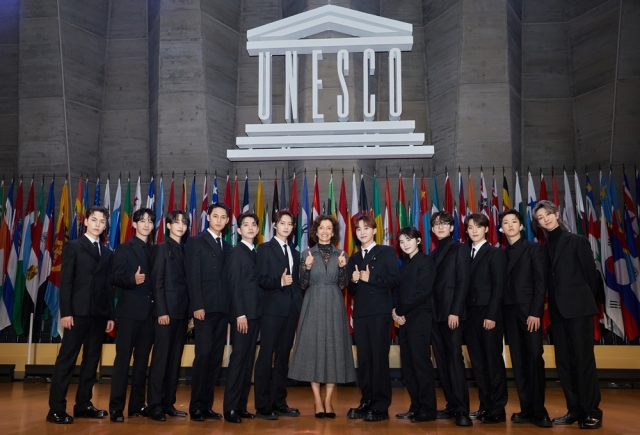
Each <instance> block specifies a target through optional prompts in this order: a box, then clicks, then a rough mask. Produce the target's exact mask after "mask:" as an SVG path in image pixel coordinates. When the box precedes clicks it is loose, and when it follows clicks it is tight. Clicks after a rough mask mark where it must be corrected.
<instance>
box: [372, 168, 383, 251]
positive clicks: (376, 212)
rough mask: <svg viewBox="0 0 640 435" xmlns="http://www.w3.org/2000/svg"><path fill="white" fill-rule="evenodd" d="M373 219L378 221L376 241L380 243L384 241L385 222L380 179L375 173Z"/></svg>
mask: <svg viewBox="0 0 640 435" xmlns="http://www.w3.org/2000/svg"><path fill="white" fill-rule="evenodd" d="M373 220H374V221H375V223H376V234H375V239H374V240H375V242H376V244H378V245H382V244H383V243H384V227H383V225H384V222H383V220H382V210H381V208H380V193H379V192H378V180H377V178H376V174H375V172H374V173H373Z"/></svg>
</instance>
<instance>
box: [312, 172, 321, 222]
mask: <svg viewBox="0 0 640 435" xmlns="http://www.w3.org/2000/svg"><path fill="white" fill-rule="evenodd" d="M318 216H320V190H319V189H318V170H317V169H316V175H315V178H314V181H313V210H312V212H311V219H312V220H315V219H316V218H317V217H318Z"/></svg>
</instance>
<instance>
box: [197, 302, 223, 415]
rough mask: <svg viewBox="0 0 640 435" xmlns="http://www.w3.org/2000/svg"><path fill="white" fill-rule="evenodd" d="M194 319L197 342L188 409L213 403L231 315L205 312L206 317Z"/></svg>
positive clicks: (203, 409)
mask: <svg viewBox="0 0 640 435" xmlns="http://www.w3.org/2000/svg"><path fill="white" fill-rule="evenodd" d="M193 323H194V328H195V334H196V345H195V349H194V350H195V358H194V359H193V371H192V376H191V402H190V403H189V412H193V411H201V412H205V411H207V410H209V409H212V407H213V387H214V386H215V385H216V381H217V380H218V377H219V376H220V368H221V367H222V355H223V353H224V345H225V342H226V337H227V325H228V324H229V315H228V314H224V313H206V314H205V317H204V320H198V319H193Z"/></svg>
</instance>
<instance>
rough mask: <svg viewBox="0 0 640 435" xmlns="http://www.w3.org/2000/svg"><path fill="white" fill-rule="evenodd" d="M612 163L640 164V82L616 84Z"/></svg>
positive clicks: (629, 81)
mask: <svg viewBox="0 0 640 435" xmlns="http://www.w3.org/2000/svg"><path fill="white" fill-rule="evenodd" d="M617 95H618V97H617V99H616V124H615V132H614V135H613V163H614V164H616V163H618V164H621V163H627V164H628V163H630V162H634V163H638V162H640V122H639V121H640V98H638V96H640V80H628V81H622V82H618V89H617Z"/></svg>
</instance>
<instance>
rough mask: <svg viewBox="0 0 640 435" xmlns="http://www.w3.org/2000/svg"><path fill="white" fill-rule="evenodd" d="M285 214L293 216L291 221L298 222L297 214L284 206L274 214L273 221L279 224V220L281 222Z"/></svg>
mask: <svg viewBox="0 0 640 435" xmlns="http://www.w3.org/2000/svg"><path fill="white" fill-rule="evenodd" d="M284 216H289V217H290V218H291V223H292V224H295V223H296V218H295V216H293V213H292V212H291V210H289V209H286V208H283V209H282V210H278V211H277V212H276V214H274V215H273V223H274V224H277V223H278V222H280V221H281V220H282V218H283V217H284Z"/></svg>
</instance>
